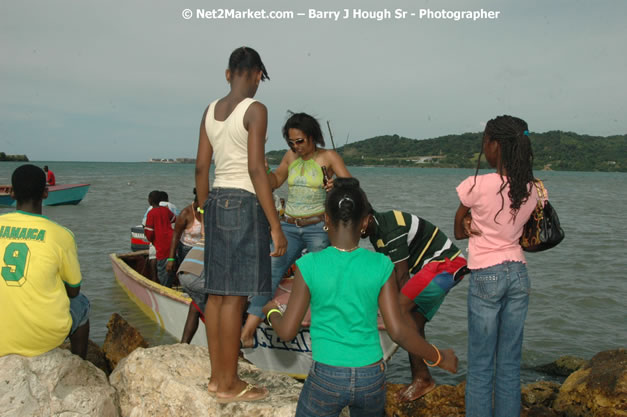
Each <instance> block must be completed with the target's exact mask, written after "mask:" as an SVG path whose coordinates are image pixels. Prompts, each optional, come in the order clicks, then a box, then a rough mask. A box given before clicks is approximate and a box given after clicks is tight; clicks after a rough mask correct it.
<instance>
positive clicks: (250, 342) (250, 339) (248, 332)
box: [240, 314, 263, 348]
mask: <svg viewBox="0 0 627 417" xmlns="http://www.w3.org/2000/svg"><path fill="white" fill-rule="evenodd" d="M262 321H263V319H262V318H261V317H257V316H255V315H254V314H249V315H248V317H247V318H246V323H244V327H243V328H242V334H241V335H240V340H241V341H242V347H244V348H252V347H253V346H255V332H256V331H257V326H259V325H260V324H261V322H262Z"/></svg>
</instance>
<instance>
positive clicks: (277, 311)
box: [266, 308, 283, 326]
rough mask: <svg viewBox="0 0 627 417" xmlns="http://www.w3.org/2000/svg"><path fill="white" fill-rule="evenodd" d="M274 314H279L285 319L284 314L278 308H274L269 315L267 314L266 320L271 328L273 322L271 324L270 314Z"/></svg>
mask: <svg viewBox="0 0 627 417" xmlns="http://www.w3.org/2000/svg"><path fill="white" fill-rule="evenodd" d="M272 313H279V314H280V315H281V317H283V313H282V312H281V310H279V309H278V308H273V309H272V310H270V311H268V314H266V320H268V323H270V326H272V322H270V314H272Z"/></svg>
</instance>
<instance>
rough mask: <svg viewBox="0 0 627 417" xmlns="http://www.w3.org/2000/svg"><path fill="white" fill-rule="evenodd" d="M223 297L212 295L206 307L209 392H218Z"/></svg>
mask: <svg viewBox="0 0 627 417" xmlns="http://www.w3.org/2000/svg"><path fill="white" fill-rule="evenodd" d="M223 298H224V297H223V296H221V295H214V294H211V295H210V296H209V298H208V299H207V305H206V306H205V329H206V331H207V346H208V347H209V360H210V362H211V379H210V380H209V387H208V390H209V392H216V391H217V390H218V379H217V375H218V374H219V373H220V329H219V324H220V306H221V305H222V299H223Z"/></svg>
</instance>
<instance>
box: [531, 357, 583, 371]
mask: <svg viewBox="0 0 627 417" xmlns="http://www.w3.org/2000/svg"><path fill="white" fill-rule="evenodd" d="M587 362H588V361H587V360H585V359H583V358H579V357H577V356H570V355H566V356H562V357H560V358H558V359H557V360H555V361H553V362H551V363H546V364H544V365H540V366H538V367H536V370H538V371H540V372H544V373H545V374H548V375H553V376H568V375H570V374H572V373H573V372H575V371H576V370H578V369H580V368H581V367H582V366H584V365H585V364H586V363H587Z"/></svg>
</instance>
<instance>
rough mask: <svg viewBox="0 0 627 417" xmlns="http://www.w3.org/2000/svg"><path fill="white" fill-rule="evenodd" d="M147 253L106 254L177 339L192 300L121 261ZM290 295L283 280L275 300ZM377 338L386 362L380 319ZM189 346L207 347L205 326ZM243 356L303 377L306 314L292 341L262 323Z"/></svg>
mask: <svg viewBox="0 0 627 417" xmlns="http://www.w3.org/2000/svg"><path fill="white" fill-rule="evenodd" d="M147 253H148V251H140V252H132V253H130V254H125V255H116V254H111V255H109V256H110V258H111V264H112V266H113V272H114V274H115V278H116V281H117V282H118V283H119V284H120V285H121V287H122V288H123V289H124V291H125V292H126V293H127V294H128V295H129V297H130V298H131V299H132V300H133V301H134V302H135V303H136V304H137V305H138V306H139V307H140V309H141V310H142V311H143V312H144V313H145V314H146V315H147V316H148V317H150V318H151V319H152V320H154V321H155V322H156V323H158V324H159V325H160V326H161V327H162V328H163V329H164V330H166V331H167V332H168V333H170V334H171V335H172V336H174V337H176V338H177V339H178V338H180V336H181V335H182V334H183V327H184V325H185V320H186V319H187V312H188V310H189V304H190V303H191V299H190V298H189V297H187V295H186V294H183V293H181V292H179V291H175V290H173V289H170V288H165V287H163V286H161V285H159V284H157V283H155V282H153V281H150V280H149V279H148V278H146V277H144V276H143V275H142V274H140V273H139V272H137V270H135V269H134V268H133V267H131V266H129V264H127V263H126V262H125V261H124V258H127V259H130V258H132V257H138V256H144V257H146V256H147ZM136 267H137V266H136ZM140 270H141V268H140ZM290 292H291V280H290V279H285V280H283V281H282V282H281V285H280V286H279V289H278V290H277V294H276V297H275V299H276V300H277V301H278V302H280V303H287V299H288V298H289V294H290ZM379 338H380V341H381V348H382V350H383V358H384V359H385V360H388V359H389V358H390V357H391V356H392V355H393V354H394V352H395V351H396V349H397V348H398V346H397V345H396V344H395V343H394V342H393V341H392V339H390V337H389V335H388V334H387V332H386V331H385V329H384V327H383V322H382V319H381V318H380V317H379ZM191 343H192V344H195V345H199V346H205V347H206V346H207V339H206V336H205V328H204V325H201V326H199V328H198V331H197V332H196V334H195V335H194V338H193V339H192V342H191ZM243 353H244V358H245V359H247V360H248V361H250V362H251V363H253V364H254V365H256V366H257V367H258V368H260V369H264V370H267V371H274V372H279V373H283V374H287V375H290V376H293V377H296V378H303V379H304V378H306V377H307V374H308V373H309V368H310V367H311V361H312V354H311V336H310V333H309V313H307V316H306V317H305V319H304V321H303V326H302V327H301V329H300V330H299V332H298V334H297V335H296V337H295V338H294V339H293V340H291V341H283V340H281V339H280V338H279V337H278V336H277V334H276V332H275V331H274V329H273V328H272V327H270V326H268V325H266V324H265V323H261V324H260V325H259V327H258V328H257V331H256V333H255V340H254V347H253V348H252V349H243Z"/></svg>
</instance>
